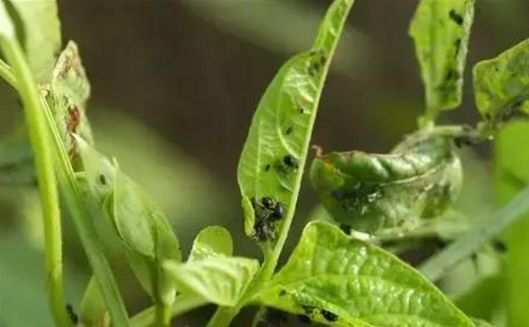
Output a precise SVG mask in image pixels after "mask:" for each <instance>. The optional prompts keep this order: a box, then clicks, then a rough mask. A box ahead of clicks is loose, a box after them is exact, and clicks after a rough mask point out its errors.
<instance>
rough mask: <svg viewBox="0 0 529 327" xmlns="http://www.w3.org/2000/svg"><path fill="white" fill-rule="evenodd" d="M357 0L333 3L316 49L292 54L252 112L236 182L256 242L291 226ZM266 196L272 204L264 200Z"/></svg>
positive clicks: (266, 239)
mask: <svg viewBox="0 0 529 327" xmlns="http://www.w3.org/2000/svg"><path fill="white" fill-rule="evenodd" d="M353 2H354V1H353V0H338V1H335V2H334V3H333V5H332V6H331V7H330V9H329V11H328V13H327V16H326V17H325V19H324V21H323V23H322V24H321V26H320V30H319V33H318V36H317V38H316V40H315V42H314V45H313V47H312V50H310V51H307V52H303V53H301V54H299V55H297V56H295V57H294V58H292V59H290V60H289V61H288V62H287V63H286V64H285V65H284V66H283V67H282V68H281V69H280V70H279V72H278V73H277V75H276V76H275V78H274V80H273V81H272V82H271V83H270V85H269V86H268V88H267V90H266V92H265V94H264V95H263V97H262V99H261V101H260V103H259V105H258V108H257V111H256V112H255V115H254V117H253V120H252V124H251V127H250V131H249V135H248V138H247V140H246V143H245V145H244V148H243V151H242V155H241V158H240V161H239V167H238V181H239V186H240V189H241V194H242V197H243V200H242V201H243V212H244V215H245V224H244V225H245V231H246V234H247V235H249V236H252V237H254V238H255V239H257V240H258V241H269V240H274V239H276V238H277V234H278V232H277V231H278V230H287V229H288V226H289V225H290V220H291V218H292V216H293V213H294V209H295V205H296V202H297V196H298V192H299V188H300V184H301V176H302V173H303V169H304V166H305V160H306V156H307V151H308V146H309V143H310V138H311V134H312V129H313V126H314V121H315V119H316V111H317V107H318V103H319V100H320V96H321V93H322V90H323V85H324V82H325V78H326V76H327V71H328V69H329V64H330V62H331V59H332V57H333V54H334V50H335V48H336V45H337V43H338V39H339V36H340V34H341V32H342V29H343V26H344V24H345V20H346V17H347V14H348V12H349V10H350V8H351V6H352V5H353ZM265 197H267V198H269V199H270V200H271V201H272V202H273V206H274V207H273V208H267V207H266V205H265V204H264V203H263V201H262V200H263V198H265ZM283 212H284V213H286V214H285V215H283V214H282V213H283ZM283 227H284V228H283Z"/></svg>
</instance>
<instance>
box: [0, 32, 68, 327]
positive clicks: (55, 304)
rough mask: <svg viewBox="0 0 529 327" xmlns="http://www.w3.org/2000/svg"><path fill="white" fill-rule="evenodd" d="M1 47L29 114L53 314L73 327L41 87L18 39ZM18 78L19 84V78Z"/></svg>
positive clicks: (64, 323)
mask: <svg viewBox="0 0 529 327" xmlns="http://www.w3.org/2000/svg"><path fill="white" fill-rule="evenodd" d="M0 45H1V47H2V50H3V51H4V54H5V56H6V57H7V58H8V61H9V62H10V63H11V65H12V66H13V68H14V72H15V74H14V75H9V74H5V72H6V71H8V67H7V66H6V65H4V64H3V65H2V68H1V69H0V70H1V71H2V72H3V77H4V78H6V77H7V79H6V80H7V81H8V82H9V83H10V84H12V85H17V86H18V92H19V94H20V97H21V100H22V103H23V104H24V111H25V117H26V124H27V127H28V132H29V138H30V140H31V147H32V151H33V156H34V162H35V170H36V173H37V179H38V183H39V189H40V199H41V203H42V216H43V225H44V242H45V256H46V269H47V272H48V287H49V298H50V305H51V311H52V315H53V317H54V319H55V322H56V324H57V325H58V326H71V322H70V319H69V318H68V315H67V313H66V309H65V308H66V304H65V300H64V285H63V271H62V239H61V213H60V209H59V195H58V191H57V180H56V177H55V172H54V170H53V157H52V147H51V145H50V144H51V140H50V136H49V132H48V128H47V127H46V122H45V118H44V114H43V109H42V106H41V102H40V98H39V93H38V90H37V86H36V85H35V82H34V80H33V77H32V75H31V71H30V69H29V66H28V64H27V63H26V61H25V59H24V54H23V52H22V49H21V48H20V46H19V44H18V42H17V41H16V40H12V39H2V40H1V44H0ZM15 76H16V77H17V79H18V83H17V82H16V79H15V78H12V77H15Z"/></svg>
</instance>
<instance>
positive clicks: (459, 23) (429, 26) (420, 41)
mask: <svg viewBox="0 0 529 327" xmlns="http://www.w3.org/2000/svg"><path fill="white" fill-rule="evenodd" d="M473 17H474V0H421V1H420V3H419V6H418V7H417V11H416V13H415V17H414V18H413V20H412V22H411V25H410V35H411V36H412V38H413V40H414V42H415V51H416V53H417V58H418V60H419V64H420V66H421V76H422V80H423V82H424V84H425V89H426V91H425V93H426V105H427V110H428V112H427V115H430V116H431V117H432V118H434V117H435V116H436V115H437V113H438V112H439V111H441V110H449V109H453V108H455V107H457V106H459V105H460V104H461V94H462V88H463V72H464V68H465V61H466V56H467V48H468V40H469V34H470V28H471V26H472V21H473Z"/></svg>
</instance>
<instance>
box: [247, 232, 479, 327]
mask: <svg viewBox="0 0 529 327" xmlns="http://www.w3.org/2000/svg"><path fill="white" fill-rule="evenodd" d="M254 302H256V303H260V304H263V305H266V306H270V307H274V308H277V309H280V310H283V311H287V312H290V313H294V314H299V315H305V316H306V317H307V318H310V319H312V320H316V321H318V322H322V323H324V324H326V325H336V326H424V327H429V326H431V327H440V326H446V327H451V326H460V327H463V326H468V327H472V326H474V325H473V323H472V321H471V320H470V319H469V318H468V317H466V316H465V315H464V314H463V313H462V312H461V311H459V309H457V308H456V307H455V306H454V305H453V304H452V303H450V301H449V300H448V299H447V298H446V297H445V296H444V295H443V294H442V293H441V292H440V291H439V290H438V289H436V288H435V286H434V285H433V284H431V283H430V282H429V281H428V280H427V279H426V278H425V277H423V276H422V275H421V274H419V273H418V272H417V271H416V270H414V269H413V268H412V267H410V266H408V265H407V264H405V263H403V262H402V261H400V260H399V259H398V258H397V257H395V256H393V255H391V254H389V253H388V252H385V251H384V250H382V249H381V248H378V247H376V246H374V245H372V244H369V243H366V242H364V241H360V240H357V239H353V238H350V237H347V236H346V235H345V234H344V233H343V232H342V231H340V230H339V229H338V228H336V227H334V226H332V225H330V224H328V223H323V222H313V223H310V224H309V225H307V227H306V228H305V230H304V231H303V235H302V237H301V240H300V241H299V243H298V245H297V247H296V249H295V250H294V252H293V253H292V256H291V257H290V259H289V260H288V262H287V264H286V265H285V266H284V267H283V268H282V269H281V270H280V271H279V273H277V275H276V276H274V278H273V279H272V280H271V281H270V283H269V284H268V285H267V287H266V288H264V289H263V290H262V291H261V292H260V293H258V294H256V296H255V298H254Z"/></svg>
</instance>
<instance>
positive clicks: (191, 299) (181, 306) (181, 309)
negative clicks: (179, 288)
mask: <svg viewBox="0 0 529 327" xmlns="http://www.w3.org/2000/svg"><path fill="white" fill-rule="evenodd" d="M205 304H207V301H205V300H204V299H202V298H201V297H199V296H186V295H180V296H177V297H176V299H175V302H174V303H173V305H172V306H171V310H170V315H171V317H177V316H179V315H181V314H183V313H185V312H187V311H190V310H193V309H196V308H198V307H201V306H203V305H205ZM155 311H156V308H155V307H150V308H148V309H145V310H143V311H142V312H140V313H138V314H137V315H135V316H134V317H132V319H131V320H130V325H131V327H148V326H151V325H152V323H153V321H154V319H155V314H156V313H155Z"/></svg>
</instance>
